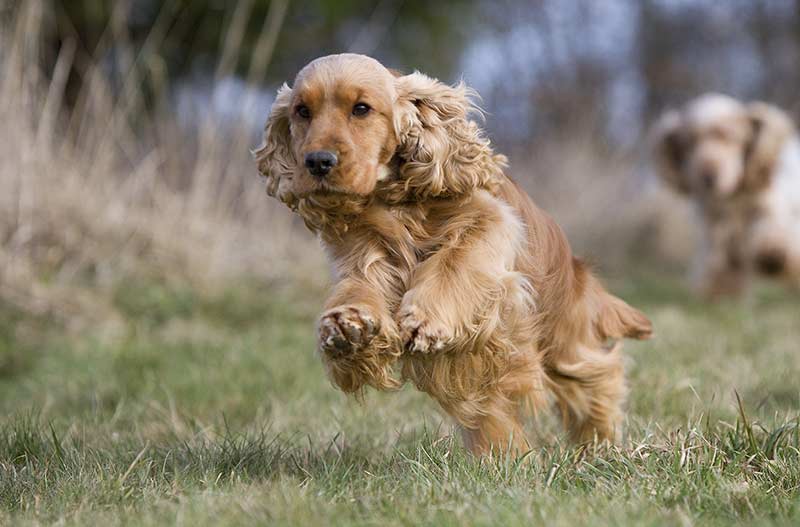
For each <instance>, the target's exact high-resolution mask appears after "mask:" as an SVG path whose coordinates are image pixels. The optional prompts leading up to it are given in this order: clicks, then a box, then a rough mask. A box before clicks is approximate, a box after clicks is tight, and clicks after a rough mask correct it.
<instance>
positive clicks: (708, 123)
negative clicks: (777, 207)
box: [654, 94, 794, 201]
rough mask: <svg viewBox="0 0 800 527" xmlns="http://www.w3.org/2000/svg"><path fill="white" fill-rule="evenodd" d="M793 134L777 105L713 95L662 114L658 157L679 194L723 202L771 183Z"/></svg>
mask: <svg viewBox="0 0 800 527" xmlns="http://www.w3.org/2000/svg"><path fill="white" fill-rule="evenodd" d="M793 133H794V127H793V125H792V122H791V120H790V119H789V118H788V117H787V116H786V114H785V113H784V112H782V111H781V110H780V109H778V108H776V107H774V106H771V105H768V104H765V103H761V102H755V103H751V104H742V103H740V102H739V101H737V100H735V99H733V98H731V97H727V96H725V95H719V94H707V95H703V96H702V97H699V98H698V99H695V100H694V101H692V102H691V103H689V104H688V105H687V106H686V108H684V109H683V110H682V111H677V110H673V111H669V112H667V113H666V114H664V115H663V116H662V117H661V119H660V121H659V122H658V124H657V125H656V127H655V133H654V145H655V146H654V149H655V158H656V162H657V165H658V169H659V172H660V175H661V177H662V178H663V179H664V181H666V182H667V183H668V184H669V185H671V186H672V187H673V188H674V189H675V190H677V191H678V192H681V193H683V194H688V195H692V196H695V197H697V198H698V199H700V200H702V201H715V200H721V199H725V198H727V197H729V196H732V195H734V194H736V193H739V192H757V191H758V190H760V189H763V188H765V187H766V186H767V185H769V182H770V180H771V178H772V175H773V173H774V171H775V165H776V163H777V162H778V159H779V157H780V153H781V150H782V149H783V146H784V144H785V143H786V141H787V139H789V138H790V137H791V135H792V134H793Z"/></svg>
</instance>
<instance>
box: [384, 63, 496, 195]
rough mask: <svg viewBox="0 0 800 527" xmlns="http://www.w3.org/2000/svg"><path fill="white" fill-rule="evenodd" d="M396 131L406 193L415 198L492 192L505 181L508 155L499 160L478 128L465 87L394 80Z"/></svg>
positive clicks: (414, 78) (412, 78)
mask: <svg viewBox="0 0 800 527" xmlns="http://www.w3.org/2000/svg"><path fill="white" fill-rule="evenodd" d="M395 82H396V86H397V92H398V100H397V103H396V107H395V117H394V128H395V133H396V134H397V140H398V145H399V146H398V147H397V155H398V156H399V157H400V158H402V160H403V161H404V162H403V164H402V168H401V175H402V181H400V182H399V183H400V184H401V185H402V187H403V190H404V191H405V192H411V193H413V194H414V195H415V196H417V197H423V198H424V197H432V196H444V195H458V194H465V193H468V192H470V191H471V190H473V189H475V188H493V187H494V186H496V185H497V184H498V183H499V182H500V181H501V178H502V167H503V166H505V162H506V159H505V157H504V156H501V155H495V154H494V152H493V151H492V148H491V146H490V143H489V140H488V139H486V138H485V137H484V136H483V133H482V132H481V130H480V128H479V127H478V124H477V123H476V122H475V121H472V120H470V114H471V113H473V112H477V108H476V107H475V106H474V105H473V104H472V101H471V98H472V97H474V96H475V95H476V94H475V93H474V92H473V91H472V90H470V89H469V88H467V87H466V86H465V85H464V84H463V83H460V84H458V85H456V86H448V85H446V84H443V83H441V82H439V81H437V80H435V79H431V78H430V77H427V76H425V75H423V74H422V73H419V72H415V73H412V74H410V75H404V76H401V77H397V78H396V79H395Z"/></svg>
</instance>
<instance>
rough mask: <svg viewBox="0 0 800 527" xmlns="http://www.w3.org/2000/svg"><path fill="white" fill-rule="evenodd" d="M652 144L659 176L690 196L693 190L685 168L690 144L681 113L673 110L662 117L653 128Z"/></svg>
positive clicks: (678, 190) (675, 188)
mask: <svg viewBox="0 0 800 527" xmlns="http://www.w3.org/2000/svg"><path fill="white" fill-rule="evenodd" d="M651 142H652V144H653V157H654V158H655V162H656V163H655V164H656V169H657V170H658V175H659V176H661V179H662V180H664V182H665V183H667V184H668V185H669V186H670V187H672V188H673V189H674V190H676V191H677V192H679V193H681V194H689V193H690V192H691V190H692V189H691V186H690V185H689V180H688V179H687V177H686V173H685V170H684V167H685V165H686V156H687V155H688V150H689V147H690V144H689V139H688V137H687V136H686V133H685V131H684V129H683V120H682V118H681V114H680V112H678V111H677V110H671V111H668V112H667V113H665V114H664V115H662V116H661V118H660V119H659V120H658V122H657V123H656V125H655V127H654V128H653V134H652V139H651Z"/></svg>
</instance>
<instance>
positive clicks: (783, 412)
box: [0, 273, 800, 526]
mask: <svg viewBox="0 0 800 527" xmlns="http://www.w3.org/2000/svg"><path fill="white" fill-rule="evenodd" d="M610 283H611V285H612V289H613V290H614V291H615V292H617V293H619V294H620V295H621V296H623V297H625V298H626V299H627V300H629V301H630V302H631V303H633V304H634V305H637V306H639V307H641V308H643V310H644V311H645V312H647V313H648V314H649V315H650V316H651V317H652V319H653V321H654V324H655V328H656V337H655V339H654V340H653V341H651V342H647V343H629V344H628V345H627V346H626V354H627V356H628V357H629V364H628V370H629V376H630V385H631V395H630V401H629V417H628V420H627V423H626V427H627V428H626V437H625V440H624V442H623V443H622V444H621V445H619V446H617V447H612V448H597V449H595V450H593V451H583V450H580V449H575V448H573V447H570V446H569V445H567V444H566V443H565V442H564V438H563V436H562V435H561V433H560V431H559V430H558V428H557V426H555V424H556V423H555V422H554V420H553V419H547V418H545V419H540V422H539V423H538V424H537V425H535V426H534V425H533V424H531V427H530V430H531V435H532V436H533V437H535V438H536V447H535V448H534V449H533V451H532V452H530V453H529V455H528V456H527V458H526V459H525V460H516V461H513V460H509V459H505V460H499V461H488V460H478V459H474V458H472V457H471V456H470V455H468V454H467V453H465V452H464V451H463V450H462V449H461V447H460V446H459V444H458V441H457V439H454V438H453V437H452V436H451V434H452V429H451V425H450V423H449V422H448V421H447V420H443V419H442V417H441V416H440V414H439V413H438V411H437V409H436V407H435V406H434V405H433V404H432V403H431V402H429V401H428V400H426V398H425V397H424V396H422V395H420V394H418V393H416V392H415V391H414V390H412V389H410V388H406V389H404V390H403V391H401V392H400V393H395V394H375V393H370V394H368V395H367V397H366V399H365V400H364V401H363V402H358V401H355V400H353V399H352V398H348V397H345V396H344V395H343V394H341V393H340V392H337V391H335V390H334V389H333V388H332V387H331V386H330V384H329V383H328V382H327V381H326V380H325V378H324V373H323V370H322V367H321V365H320V362H319V360H318V358H317V357H316V356H315V354H314V351H313V341H314V339H313V325H314V320H315V317H316V314H317V312H318V311H319V310H320V306H321V303H322V301H321V299H322V296H323V294H324V291H322V290H321V289H320V288H319V287H318V286H304V285H303V284H302V283H294V284H292V285H289V284H286V283H282V284H264V283H259V282H256V281H246V282H245V283H238V284H232V285H229V286H224V287H217V288H215V289H214V290H213V291H211V292H208V291H206V292H200V291H199V290H197V289H193V288H191V287H189V286H186V285H181V284H180V283H178V284H175V283H170V282H164V281H159V280H154V279H146V278H141V277H138V278H134V277H131V278H130V279H128V280H125V281H124V282H121V283H120V284H118V285H117V286H116V287H114V288H113V292H112V298H113V306H114V309H115V311H116V316H114V317H110V318H113V321H112V322H105V323H99V322H98V323H96V324H93V323H88V324H87V323H85V322H84V323H82V324H70V323H69V322H68V321H65V320H62V319H60V318H59V317H57V316H55V317H54V316H53V315H52V314H51V315H37V316H34V315H30V314H26V313H23V312H22V311H20V310H18V309H16V308H14V307H12V306H11V305H9V304H2V303H0V407H1V408H2V410H1V411H2V414H0V416H1V417H0V525H1V524H9V525H11V524H13V525H38V524H42V523H51V522H61V524H63V525H161V524H177V525H242V524H271V525H304V524H315V525H332V524H337V525H381V526H383V525H390V526H391V525H545V524H546V525H554V526H560V525H564V526H567V525H569V526H572V525H603V524H608V525H657V524H658V525H661V524H671V525H692V524H704V525H726V526H727V525H732V524H733V525H735V524H741V525H751V524H753V523H763V524H770V525H798V524H800V431H798V420H797V418H798V401H800V349H799V348H800V344H798V343H800V298H798V297H797V296H792V295H791V294H788V293H783V292H780V291H778V290H776V289H774V288H769V287H767V288H763V287H762V288H760V289H759V290H758V292H757V293H756V294H755V295H754V296H753V297H752V298H750V299H747V300H745V301H742V302H727V303H722V304H720V305H714V306H710V305H706V304H703V303H700V302H697V301H694V300H692V299H691V297H690V296H689V294H688V293H687V292H686V290H685V289H684V288H683V286H682V282H681V281H680V279H678V278H664V277H663V276H661V275H660V274H657V273H640V275H638V276H637V277H636V278H635V279H631V278H630V277H623V276H617V277H613V278H612V279H611V280H610Z"/></svg>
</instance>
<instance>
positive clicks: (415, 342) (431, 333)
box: [398, 305, 452, 353]
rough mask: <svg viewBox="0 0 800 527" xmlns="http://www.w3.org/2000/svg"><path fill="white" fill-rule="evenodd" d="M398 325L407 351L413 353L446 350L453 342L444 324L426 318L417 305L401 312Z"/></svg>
mask: <svg viewBox="0 0 800 527" xmlns="http://www.w3.org/2000/svg"><path fill="white" fill-rule="evenodd" d="M398 318H399V320H398V323H399V325H400V338H401V339H402V340H403V346H404V348H405V349H406V351H409V352H411V353H433V352H438V351H442V350H444V349H445V348H446V347H447V345H448V344H449V343H450V341H451V340H452V336H451V335H450V333H449V332H448V331H447V328H446V327H445V325H444V324H441V323H436V322H434V321H433V320H431V319H429V318H428V317H426V316H425V315H424V314H423V312H422V310H421V309H420V308H418V307H417V306H415V305H410V306H405V307H403V308H402V309H401V310H400V313H399V317H398Z"/></svg>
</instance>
